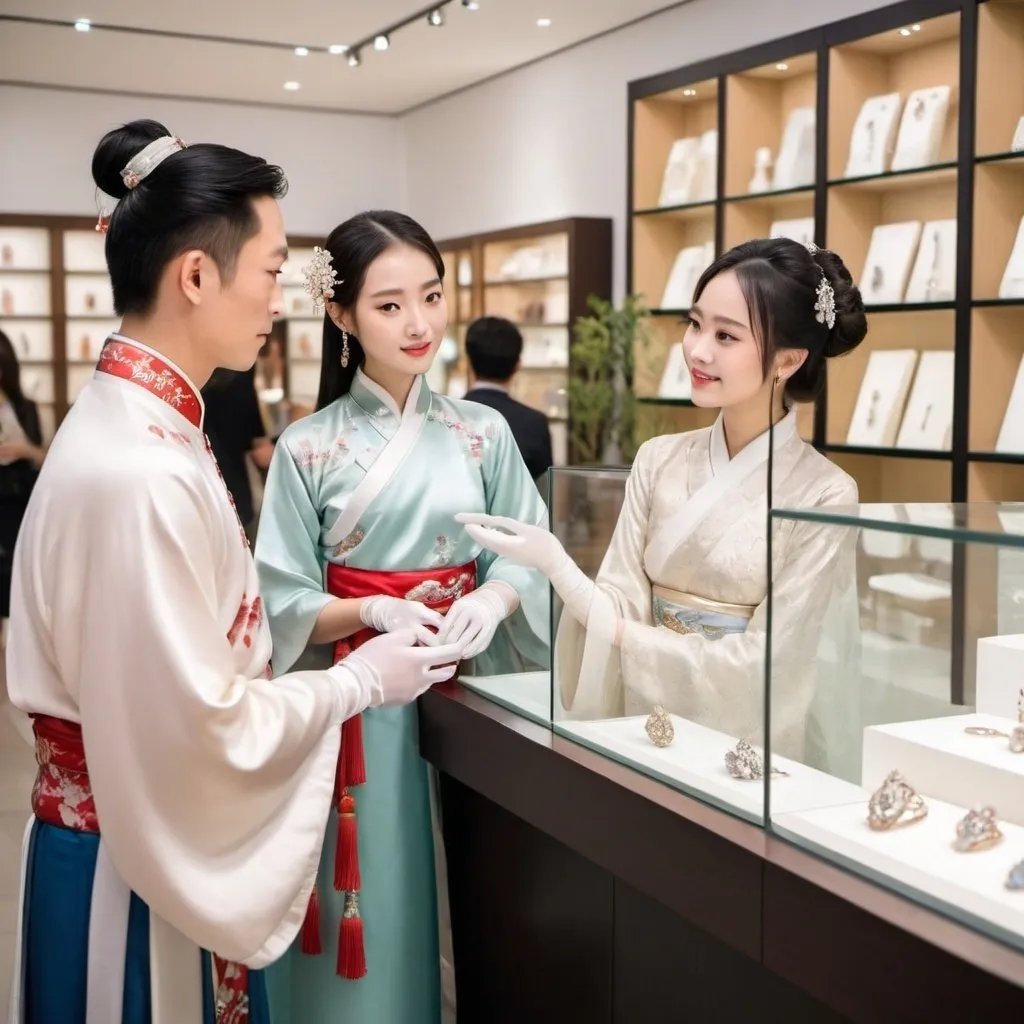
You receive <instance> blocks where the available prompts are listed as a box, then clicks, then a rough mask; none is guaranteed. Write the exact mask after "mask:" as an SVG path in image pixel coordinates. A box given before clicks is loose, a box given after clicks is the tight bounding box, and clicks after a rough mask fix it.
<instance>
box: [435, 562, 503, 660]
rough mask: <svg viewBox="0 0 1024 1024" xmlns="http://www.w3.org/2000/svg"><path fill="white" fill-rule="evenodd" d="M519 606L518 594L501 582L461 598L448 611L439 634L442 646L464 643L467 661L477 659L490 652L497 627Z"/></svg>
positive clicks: (488, 582) (495, 581)
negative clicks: (489, 647) (478, 656)
mask: <svg viewBox="0 0 1024 1024" xmlns="http://www.w3.org/2000/svg"><path fill="white" fill-rule="evenodd" d="M518 607H519V595H518V594H517V593H516V592H515V590H514V589H513V588H512V587H511V586H510V585H509V584H507V583H503V582H502V581H501V580H488V581H487V582H486V583H485V584H483V586H481V587H479V588H478V589H477V590H474V591H472V592H471V593H469V594H467V595H466V596H465V597H460V598H459V599H458V600H457V601H456V602H455V603H454V604H453V605H452V606H451V608H449V609H448V614H447V615H445V617H444V625H443V626H442V627H441V630H440V632H439V633H438V634H437V642H438V643H439V644H461V645H462V656H463V657H464V658H475V657H476V656H477V655H478V654H480V653H481V652H482V651H485V650H486V649H487V646H488V645H489V644H490V642H491V640H493V639H494V634H495V633H496V632H497V631H498V627H499V626H500V625H501V624H502V622H503V621H504V620H505V619H507V618H508V617H509V616H510V615H511V614H512V613H513V612H514V611H515V610H516V609H517V608H518Z"/></svg>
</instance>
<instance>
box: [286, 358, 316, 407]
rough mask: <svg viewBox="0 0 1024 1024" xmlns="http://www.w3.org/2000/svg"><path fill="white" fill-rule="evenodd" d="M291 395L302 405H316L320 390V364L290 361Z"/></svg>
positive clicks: (289, 382) (289, 386)
mask: <svg viewBox="0 0 1024 1024" xmlns="http://www.w3.org/2000/svg"><path fill="white" fill-rule="evenodd" d="M288 391H289V397H290V398H292V399H294V400H295V401H296V402H298V403H299V404H300V405H314V404H315V403H316V396H317V394H318V393H319V391H320V364H319V363H317V362H290V363H289V364H288Z"/></svg>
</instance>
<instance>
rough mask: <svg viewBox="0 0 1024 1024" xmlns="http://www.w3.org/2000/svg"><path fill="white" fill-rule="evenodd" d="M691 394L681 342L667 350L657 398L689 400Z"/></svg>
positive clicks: (691, 389) (688, 370) (690, 382)
mask: <svg viewBox="0 0 1024 1024" xmlns="http://www.w3.org/2000/svg"><path fill="white" fill-rule="evenodd" d="M692 392H693V386H692V381H691V380H690V368H689V367H688V366H687V365H686V357H685V356H684V355H683V344H682V342H676V344H674V345H673V346H672V348H670V349H669V352H668V359H667V360H666V361H665V369H664V371H663V372H662V375H661V383H660V384H659V385H658V397H659V398H684V399H685V398H690V397H691V395H692Z"/></svg>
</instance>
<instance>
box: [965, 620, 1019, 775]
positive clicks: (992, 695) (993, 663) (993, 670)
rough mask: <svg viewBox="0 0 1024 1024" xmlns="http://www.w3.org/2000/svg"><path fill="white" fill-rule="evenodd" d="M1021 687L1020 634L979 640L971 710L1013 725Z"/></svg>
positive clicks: (985, 637) (984, 637)
mask: <svg viewBox="0 0 1024 1024" xmlns="http://www.w3.org/2000/svg"><path fill="white" fill-rule="evenodd" d="M1021 687H1024V633H1013V634H1008V635H1006V636H983V637H981V638H980V639H979V640H978V647H977V665H976V667H975V670H974V706H975V707H976V708H977V709H978V712H979V714H983V715H994V716H995V717H997V718H1002V719H1008V720H1009V721H1010V722H1011V723H1012V722H1016V720H1017V714H1018V709H1017V702H1018V700H1019V699H1020V691H1021ZM1003 731H1004V732H1006V731H1008V730H1006V729H1004V730H1003ZM1017 757H1021V758H1024V754H1017Z"/></svg>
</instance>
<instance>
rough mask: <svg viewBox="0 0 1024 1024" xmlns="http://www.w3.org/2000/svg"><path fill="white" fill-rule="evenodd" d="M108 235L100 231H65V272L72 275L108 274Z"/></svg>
mask: <svg viewBox="0 0 1024 1024" xmlns="http://www.w3.org/2000/svg"><path fill="white" fill-rule="evenodd" d="M106 237H107V236H106V235H104V234H101V233H100V232H98V231H65V232H64V238H63V247H64V270H65V271H67V272H70V273H82V272H88V273H93V274H106V273H107V255H106V249H105V245H106Z"/></svg>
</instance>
